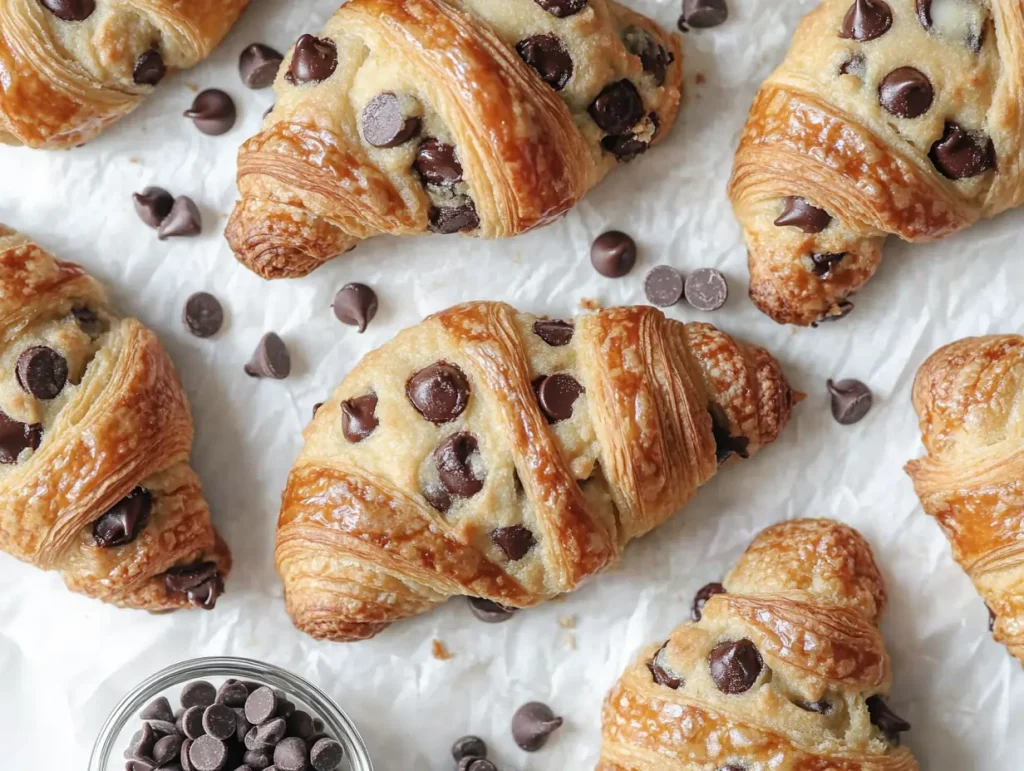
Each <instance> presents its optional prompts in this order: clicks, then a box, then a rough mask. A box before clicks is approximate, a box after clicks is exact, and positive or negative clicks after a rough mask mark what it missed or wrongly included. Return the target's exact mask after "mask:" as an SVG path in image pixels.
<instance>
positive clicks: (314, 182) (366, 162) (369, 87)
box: [227, 0, 682, 278]
mask: <svg viewBox="0 0 1024 771" xmlns="http://www.w3.org/2000/svg"><path fill="white" fill-rule="evenodd" d="M681 83H682V54H681V51H680V46H679V41H678V36H676V35H670V34H668V33H666V32H665V31H664V30H662V29H661V28H659V27H658V26H657V25H656V24H654V23H653V22H652V21H650V20H649V19H647V18H645V17H643V16H640V15H639V14H637V13H634V12H632V11H630V10H628V9H626V8H625V7H623V6H621V5H619V4H618V3H616V2H613V1H612V0H350V2H348V3H346V4H345V5H344V6H342V7H341V9H340V10H339V11H338V12H337V14H335V16H334V18H333V19H331V20H330V21H329V22H328V24H327V26H326V28H325V29H324V31H323V32H322V33H321V35H320V36H319V37H314V36H313V35H304V36H303V37H302V38H301V39H300V40H299V42H298V44H297V45H296V46H295V48H294V50H293V51H292V52H291V53H289V55H288V56H287V57H286V59H285V62H284V65H283V66H282V68H281V73H280V74H279V76H278V81H277V104H276V106H275V108H274V110H273V112H272V113H270V115H269V117H268V118H267V120H266V123H265V126H264V129H263V131H262V132H261V133H260V134H258V135H257V136H256V137H254V138H253V139H251V140H249V141H248V142H247V143H246V144H245V145H244V146H243V147H242V149H241V152H240V153H239V157H238V186H239V189H240V191H241V200H240V201H239V202H238V204H237V205H236V207H235V211H234V213H233V214H232V216H231V220H230V222H229V224H228V228H227V237H228V240H229V241H230V243H231V246H232V248H233V249H234V251H235V254H236V255H237V256H238V258H239V259H240V260H241V261H242V262H243V263H245V264H246V265H247V266H249V267H250V268H251V269H252V270H254V271H256V272H257V273H259V274H260V275H261V276H264V277H266V278H280V277H286V276H301V275H305V274H307V273H309V272H310V271H312V270H314V269H315V268H317V267H319V266H320V265H321V264H323V263H324V262H326V261H327V260H330V259H332V258H333V257H335V256H337V255H339V254H341V253H342V252H345V251H347V250H349V249H351V248H352V247H353V246H355V245H356V244H357V243H358V242H359V241H361V240H363V239H366V238H370V237H372V236H375V235H379V234H382V233H391V234H394V235H416V234H422V233H427V232H430V233H464V234H467V235H474V236H479V237H482V238H504V237H508V236H514V235H518V234H520V233H523V232H525V231H527V230H530V229H531V228H535V227H538V226H541V225H544V224H547V223H549V222H551V221H552V220H553V219H555V218H556V217H558V216H559V215H561V214H564V213H565V212H566V211H568V210H569V209H571V208H572V207H573V206H574V205H575V204H576V202H577V201H579V200H580V198H582V197H583V196H584V195H585V194H586V193H587V191H589V190H590V189H591V188H592V187H594V186H595V185H596V184H597V183H598V182H600V181H601V179H602V178H603V177H604V176H605V175H606V174H607V173H608V172H609V171H611V169H613V168H614V167H615V165H616V164H617V163H619V162H625V161H629V160H631V159H633V158H635V157H636V156H638V155H640V154H641V153H643V152H645V151H646V150H647V148H648V147H649V146H650V145H652V144H654V143H655V142H657V141H659V140H660V139H662V138H663V137H664V136H665V135H667V134H668V132H669V130H670V129H671V128H672V125H673V123H674V122H675V119H676V114H677V112H678V109H679V100H680V89H681Z"/></svg>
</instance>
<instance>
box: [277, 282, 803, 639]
mask: <svg viewBox="0 0 1024 771" xmlns="http://www.w3.org/2000/svg"><path fill="white" fill-rule="evenodd" d="M798 398H799V395H795V394H794V393H793V391H792V390H790V387H789V386H788V385H787V384H786V381H785V379H784V378H783V376H782V373H781V371H780V369H779V364H778V362H777V361H775V359H773V358H772V357H771V356H770V355H769V354H768V353H767V352H766V351H764V350H762V349H761V348H757V347H754V346H751V345H746V344H744V343H740V342H738V341H736V340H734V339H733V338H731V337H729V336H728V335H726V334H724V333H722V332H719V331H718V330H717V329H715V328H714V327H712V326H709V325H707V324H682V323H680V322H678V321H672V320H670V319H667V318H666V317H665V316H664V315H663V314H662V313H661V312H660V311H657V310H655V309H654V308H650V307H637V308H618V309H612V310H605V311H601V312H600V313H596V314H593V315H586V316H581V317H579V318H577V319H576V321H575V323H572V322H568V321H562V320H555V319H546V318H537V317H535V316H531V315H529V314H525V313H518V312H517V311H516V310H515V309H513V308H511V307H509V306H508V305H505V304H502V303H483V302H482V303H470V304H467V305H459V306H456V307H454V308H451V309H449V310H446V311H444V312H442V313H439V314H437V315H435V316H432V317H430V318H428V319H427V320H426V321H424V322H423V323H422V324H420V325H419V326H416V327H413V328H411V329H408V330H406V331H404V332H402V333H401V334H400V335H398V337H396V338H395V339H394V340H393V341H392V342H390V343H389V344H387V345H385V346H383V347H382V348H379V349H378V350H376V351H374V352H372V353H370V354H369V355H368V356H366V357H365V358H364V359H363V360H362V361H361V362H360V363H359V364H358V365H357V366H356V367H355V369H353V370H352V372H351V373H350V374H349V376H348V377H347V378H346V379H345V381H344V382H343V383H342V384H341V386H340V387H339V388H338V389H337V390H336V391H335V393H334V396H333V397H332V398H331V399H330V401H328V402H327V403H326V404H324V405H323V406H321V407H320V408H319V410H318V411H317V413H316V416H315V418H314V420H313V422H312V423H311V424H310V426H309V427H308V428H307V429H306V433H305V438H306V445H305V448H304V449H303V451H302V453H301V455H300V456H299V458H298V460H297V461H296V463H295V467H294V468H293V469H292V472H291V475H290V476H289V479H288V485H287V487H286V489H285V492H284V496H283V503H282V508H281V515H280V519H279V521H278V528H277V548H276V562H277V570H278V573H279V574H280V576H281V579H282V581H283V583H284V588H285V600H286V603H287V607H288V612H289V613H290V615H291V617H292V620H293V621H294V622H295V624H296V626H298V627H299V629H301V630H302V631H304V632H307V633H308V634H310V635H313V636H314V637H320V638H327V639H331V640H358V639H363V638H367V637H372V636H373V635H375V634H377V633H378V632H380V631H381V630H382V629H384V628H385V627H386V626H388V625H389V624H390V623H391V622H393V621H397V620H399V619H402V618H406V617H408V616H413V615H417V614H419V613H424V612H426V611H428V610H430V609H431V608H432V607H434V606H436V605H438V604H440V603H442V602H444V601H445V600H447V599H448V598H449V597H452V596H456V595H465V596H468V597H476V598H483V599H486V600H490V601H492V602H496V603H498V604H500V605H503V606H505V607H507V608H524V607H527V606H531V605H536V604H538V603H540V602H541V601H543V600H547V599H551V598H552V597H554V596H556V595H558V594H561V593H563V592H568V591H571V590H573V589H575V588H576V586H577V585H578V584H579V583H580V582H581V581H582V580H583V579H585V578H586V577H587V576H590V575H592V574H593V573H596V572H598V571H600V570H601V569H602V568H605V567H608V566H609V565H610V564H612V563H614V562H615V561H617V560H618V558H619V556H620V554H621V552H622V549H623V547H625V545H626V543H628V542H629V541H630V540H632V539H633V538H637V537H639V536H641V535H643V534H645V533H647V532H648V531H649V530H651V529H653V528H655V527H657V526H658V525H659V524H661V523H662V522H664V521H665V520H666V519H668V518H669V517H670V516H671V515H672V514H673V513H675V512H676V511H678V510H679V509H680V508H681V507H682V506H683V505H685V504H686V502H687V501H688V500H689V499H690V497H691V496H692V495H693V493H694V492H695V491H696V490H697V488H698V487H700V486H701V485H703V484H704V483H705V482H707V481H708V480H709V479H710V478H711V477H713V476H714V475H715V472H716V471H717V469H718V466H719V464H720V463H722V462H724V461H726V460H728V459H729V458H731V457H733V456H739V457H744V458H746V457H750V456H752V455H754V454H755V453H757V452H758V451H759V450H760V449H761V448H762V447H764V446H765V445H766V444H768V443H770V442H772V441H774V439H775V438H776V437H777V436H778V434H779V432H780V431H781V430H782V428H783V426H785V424H786V422H787V421H788V420H789V417H790V411H791V408H792V406H793V404H794V402H795V401H797V400H798Z"/></svg>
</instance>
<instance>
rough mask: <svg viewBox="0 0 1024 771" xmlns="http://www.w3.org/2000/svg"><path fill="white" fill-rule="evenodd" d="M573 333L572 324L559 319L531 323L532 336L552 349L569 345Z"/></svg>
mask: <svg viewBox="0 0 1024 771" xmlns="http://www.w3.org/2000/svg"><path fill="white" fill-rule="evenodd" d="M575 331H576V330H575V328H574V327H573V325H572V324H570V323H569V322H568V321H562V320H560V319H539V320H538V321H535V322H534V323H533V332H534V334H536V335H537V337H539V338H540V339H541V340H543V341H544V342H545V343H547V344H548V345H550V346H552V347H554V348H561V347H563V346H566V345H568V344H569V343H571V342H572V336H573V333H574V332H575Z"/></svg>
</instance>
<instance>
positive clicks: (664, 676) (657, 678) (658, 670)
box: [647, 643, 683, 691]
mask: <svg viewBox="0 0 1024 771" xmlns="http://www.w3.org/2000/svg"><path fill="white" fill-rule="evenodd" d="M667 647H668V643H665V644H664V645H662V646H661V647H660V648H659V649H658V652H657V653H655V654H654V658H652V659H651V660H650V661H649V662H648V663H647V668H648V669H649V670H650V671H651V677H653V678H654V682H656V683H657V684H658V685H664V686H665V687H667V688H671V689H672V690H673V691H677V690H679V689H680V688H681V687H682V686H683V678H681V677H679V675H677V674H676V673H675V672H673V671H671V670H670V669H669V668H668V667H666V666H665V649H666V648H667Z"/></svg>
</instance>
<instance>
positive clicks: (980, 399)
mask: <svg viewBox="0 0 1024 771" xmlns="http://www.w3.org/2000/svg"><path fill="white" fill-rule="evenodd" d="M1022 383H1024V337H1021V336H1020V335H999V336H993V337H981V338H970V339H967V340H961V341H959V342H956V343H953V344H952V345H948V346H946V347H945V348H942V349H940V350H939V351H937V352H936V353H934V354H933V355H932V356H931V357H930V358H929V359H928V360H927V361H926V362H925V363H924V365H922V367H921V369H920V371H919V372H918V373H917V378H916V380H915V381H914V408H915V409H916V410H917V414H918V415H919V416H920V419H921V434H922V438H923V440H924V446H925V449H926V450H927V455H926V456H925V457H924V458H922V459H920V460H915V461H911V462H910V463H908V464H907V467H906V469H907V473H908V474H910V477H911V479H913V480H914V488H915V489H916V490H917V495H918V497H919V498H920V499H921V504H922V505H923V506H924V510H925V511H926V512H928V513H929V514H931V515H932V516H933V517H935V519H936V520H937V521H938V523H939V525H940V526H941V527H942V530H943V531H944V532H945V534H946V537H947V538H948V539H949V542H950V544H951V545H952V547H953V556H954V557H955V558H956V561H957V562H959V563H960V566H961V567H962V568H963V569H964V570H965V571H967V574H968V575H969V576H970V577H971V580H972V581H973V582H974V586H975V588H977V590H978V592H979V593H980V594H981V596H982V597H984V598H985V603H986V604H987V605H988V608H989V613H990V616H991V624H990V626H991V629H992V631H993V632H994V633H995V639H996V640H997V641H999V642H1001V643H1003V644H1004V645H1005V646H1006V647H1007V648H1009V650H1010V653H1012V654H1013V655H1014V656H1016V657H1017V658H1018V659H1020V661H1021V663H1024V534H1022V532H1024V497H1022V492H1021V478H1022V470H1024V415H1022V414H1021V410H1020V403H1019V402H1020V399H1019V389H1020V387H1021V384H1022Z"/></svg>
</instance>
